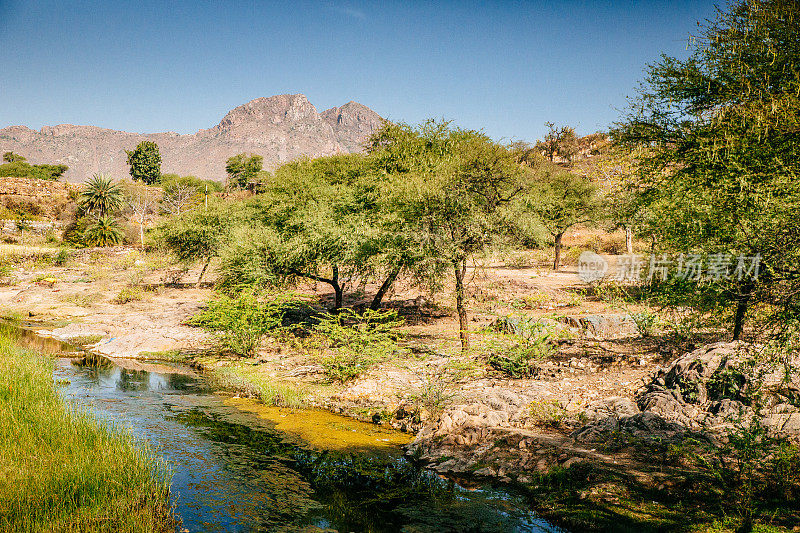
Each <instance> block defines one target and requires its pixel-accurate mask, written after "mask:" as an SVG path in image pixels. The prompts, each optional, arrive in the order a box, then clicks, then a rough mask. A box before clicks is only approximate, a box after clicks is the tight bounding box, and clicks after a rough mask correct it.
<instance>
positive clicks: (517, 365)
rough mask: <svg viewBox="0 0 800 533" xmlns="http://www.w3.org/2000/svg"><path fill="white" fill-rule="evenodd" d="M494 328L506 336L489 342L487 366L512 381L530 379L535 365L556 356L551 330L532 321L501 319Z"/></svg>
mask: <svg viewBox="0 0 800 533" xmlns="http://www.w3.org/2000/svg"><path fill="white" fill-rule="evenodd" d="M494 327H495V329H498V330H499V331H502V332H505V333H506V334H507V335H506V336H505V337H503V338H501V339H495V340H492V341H490V342H489V351H490V353H489V357H488V359H487V363H488V364H489V366H491V367H492V368H494V369H495V370H499V371H501V372H503V373H504V374H507V375H509V376H511V377H513V378H522V377H528V376H531V375H532V374H533V370H534V363H535V362H536V361H539V360H542V359H546V358H548V357H552V356H553V355H555V353H556V348H555V342H554V341H555V338H554V337H555V332H554V331H553V329H552V327H550V326H548V325H546V324H543V323H542V322H539V321H537V320H535V319H523V318H518V317H503V318H501V319H498V321H497V322H495V326H494Z"/></svg>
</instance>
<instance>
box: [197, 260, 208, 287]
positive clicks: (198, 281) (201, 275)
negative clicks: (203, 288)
mask: <svg viewBox="0 0 800 533" xmlns="http://www.w3.org/2000/svg"><path fill="white" fill-rule="evenodd" d="M209 263H211V258H210V257H209V258H208V259H206V264H205V265H203V269H202V270H201V271H200V277H198V278H197V285H196V287H198V288H199V287H200V282H202V281H203V274H205V273H206V269H207V268H208V264H209Z"/></svg>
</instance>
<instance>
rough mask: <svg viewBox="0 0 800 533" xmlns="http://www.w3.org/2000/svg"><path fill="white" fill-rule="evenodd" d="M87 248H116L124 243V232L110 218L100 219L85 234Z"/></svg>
mask: <svg viewBox="0 0 800 533" xmlns="http://www.w3.org/2000/svg"><path fill="white" fill-rule="evenodd" d="M83 240H84V242H85V243H86V245H87V246H114V245H115V244H119V243H121V242H122V230H121V229H120V227H119V224H118V223H117V221H116V220H115V219H114V218H112V217H109V216H103V217H98V218H97V219H96V220H95V221H94V222H93V223H92V224H91V225H90V226H89V227H88V228H86V231H85V232H84V234H83Z"/></svg>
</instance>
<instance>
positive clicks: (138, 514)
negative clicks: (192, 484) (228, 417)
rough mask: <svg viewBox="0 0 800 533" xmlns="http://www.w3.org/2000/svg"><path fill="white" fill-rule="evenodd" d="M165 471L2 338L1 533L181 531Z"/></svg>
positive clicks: (31, 355) (34, 358) (40, 361)
mask: <svg viewBox="0 0 800 533" xmlns="http://www.w3.org/2000/svg"><path fill="white" fill-rule="evenodd" d="M174 527H175V524H174V518H173V515H172V511H171V507H170V504H169V475H168V472H167V469H166V466H165V465H164V464H163V463H162V462H161V461H159V460H157V459H155V458H154V457H153V455H151V453H150V451H149V450H148V449H147V448H146V447H142V446H141V444H140V443H138V442H134V439H133V436H132V435H131V434H130V433H129V432H125V431H120V430H117V429H114V428H112V427H109V426H108V425H106V424H103V423H98V422H97V421H96V420H94V419H93V418H92V417H91V416H90V415H89V414H86V413H83V412H81V411H78V410H75V409H72V408H70V407H68V406H67V405H66V404H65V403H64V401H63V400H62V398H61V397H60V396H59V394H58V392H57V391H56V389H55V384H54V382H53V364H52V362H51V361H50V360H48V359H46V358H45V357H44V356H41V355H39V354H37V353H35V352H32V351H28V350H23V349H21V348H18V347H16V346H14V345H13V344H12V342H11V339H9V338H8V337H7V336H3V335H2V334H0V531H18V532H39V531H59V532H61V531H64V532H66V531H69V532H105V531H109V532H111V531H114V532H118V531H123V532H137V533H138V532H166V531H174Z"/></svg>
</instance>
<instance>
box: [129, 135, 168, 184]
mask: <svg viewBox="0 0 800 533" xmlns="http://www.w3.org/2000/svg"><path fill="white" fill-rule="evenodd" d="M125 153H126V154H128V165H129V166H130V174H131V178H132V179H133V180H134V181H141V182H143V183H145V184H147V185H153V184H154V183H158V181H159V180H160V179H161V153H160V152H159V150H158V145H157V144H156V143H154V142H152V141H142V142H140V143H139V144H138V145H137V146H136V149H134V150H125Z"/></svg>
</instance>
